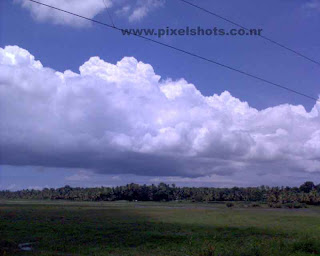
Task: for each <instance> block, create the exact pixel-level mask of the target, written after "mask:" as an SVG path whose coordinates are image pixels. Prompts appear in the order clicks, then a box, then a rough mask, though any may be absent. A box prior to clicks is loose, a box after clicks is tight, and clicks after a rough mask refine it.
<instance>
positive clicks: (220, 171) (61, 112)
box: [0, 46, 320, 178]
mask: <svg viewBox="0 0 320 256" xmlns="http://www.w3.org/2000/svg"><path fill="white" fill-rule="evenodd" d="M319 112H320V104H319V103H317V104H316V105H315V106H314V108H313V109H312V110H311V111H310V112H307V111H306V110H305V108H304V107H303V106H293V105H289V104H284V105H279V106H276V107H272V108H267V109H264V110H261V111H259V110H257V109H255V108H252V107H250V106H249V105H248V103H246V102H242V101H241V100H239V99H237V98H235V97H233V96H232V95H231V94H230V93H229V92H227V91H226V92H223V93H222V94H221V95H217V94H214V95H212V96H209V97H206V96H203V95H202V94H201V92H200V91H199V90H197V88H196V87H195V86H194V85H193V84H190V83H188V82H187V81H185V80H184V79H179V80H161V77H160V76H159V75H157V74H156V73H155V72H154V70H153V68H152V66H151V65H149V64H145V63H143V62H140V61H138V60H136V59H135V58H133V57H125V58H123V59H122V60H120V61H119V62H117V63H116V64H111V63H108V62H106V61H104V60H101V59H100V58H99V57H92V58H90V59H89V60H88V61H87V62H85V63H84V64H83V65H82V66H80V68H79V73H74V72H72V71H69V70H67V71H65V72H63V73H61V72H57V71H55V70H53V69H50V68H47V67H43V66H42V65H41V62H39V61H37V60H36V59H35V58H34V57H33V56H32V55H31V54H30V53H29V52H28V51H26V50H24V49H21V48H19V47H18V46H7V47H5V48H4V49H2V48H0V116H1V123H0V145H1V146H0V150H1V151H0V155H1V158H0V164H2V165H17V166H19V165H28V166H45V167H64V168H80V169H82V170H93V171H95V172H99V173H109V174H125V173H131V174H135V175H145V176H157V177H159V176H180V177H201V176H202V177H205V176H208V175H211V176H212V175H218V176H232V175H237V176H239V175H240V176H241V174H243V175H244V176H247V177H249V176H250V175H252V174H254V175H256V176H259V177H260V176H263V175H266V174H270V175H271V174H272V175H278V176H279V178H281V177H282V175H286V177H287V176H288V175H292V176H294V175H297V174H298V173H300V174H301V173H315V172H320V114H319ZM82 176H83V173H82ZM212 177H214V176H212Z"/></svg>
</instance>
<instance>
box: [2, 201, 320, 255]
mask: <svg viewBox="0 0 320 256" xmlns="http://www.w3.org/2000/svg"><path fill="white" fill-rule="evenodd" d="M21 243H32V251H30V252H25V251H20V250H19V246H18V245H19V244H21ZM0 248H1V249H0V255H41V256H42V255H44V256H45V255H137V256H138V255H148V256H149V255H150V256H153V255H155V256H156V255H168V256H170V255H172V256H173V255H183V256H186V255H190V256H191V255H198V256H212V255H219V256H231V255H239V256H240V255H242V256H251V255H252V256H253V255H266V256H272V255H275V256H278V255H288V256H289V255H290V256H292V255H301V256H302V255H320V207H310V208H307V209H295V210H289V209H269V208H265V207H260V208H246V207H243V206H242V205H240V204H236V206H235V207H233V208H227V207H226V206H225V205H224V204H195V203H152V202H150V203H142V202H132V203H129V202H110V203H109V202H103V203H93V202H57V201H53V202H45V201H41V202H37V201H2V202H1V201H0Z"/></svg>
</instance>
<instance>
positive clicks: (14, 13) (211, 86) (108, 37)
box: [0, 0, 320, 189]
mask: <svg viewBox="0 0 320 256" xmlns="http://www.w3.org/2000/svg"><path fill="white" fill-rule="evenodd" d="M60 1H61V2H62V0H60ZM190 1H191V0H190ZM22 2H23V1H11V0H4V1H1V3H0V47H1V48H4V47H5V46H7V45H16V46H18V47H20V48H22V49H26V50H27V51H28V52H30V54H31V55H33V56H35V59H36V60H40V61H41V63H42V65H43V66H44V67H50V68H51V69H52V70H55V71H60V72H64V71H65V70H71V71H73V72H75V73H79V66H81V65H83V63H85V62H86V61H88V60H89V59H90V57H92V56H99V58H100V59H102V60H104V61H105V62H108V63H111V64H116V63H117V62H118V61H120V60H121V59H122V58H123V57H125V56H130V57H131V56H132V57H134V58H135V59H136V60H138V61H141V62H143V63H148V64H150V65H151V66H152V67H153V69H154V72H155V74H157V75H159V76H161V79H162V80H161V81H166V79H168V78H170V79H172V80H173V81H178V80H179V79H180V78H183V79H185V80H186V81H187V82H188V83H191V84H193V85H195V87H196V88H197V90H199V91H200V92H201V94H202V95H203V96H212V95H214V94H217V95H220V94H221V93H222V92H224V91H228V92H229V93H230V94H231V95H232V96H233V97H234V98H236V99H239V100H240V101H241V102H247V103H248V104H249V106H250V107H252V108H254V109H256V110H257V111H261V110H264V109H266V108H270V107H275V108H277V107H278V106H279V105H281V104H291V105H302V106H304V108H305V109H306V111H307V112H309V111H311V110H312V109H313V108H314V106H315V102H312V101H310V100H308V99H305V98H303V97H300V96H298V95H295V94H291V93H288V92H287V91H283V90H280V89H278V88H274V87H272V86H269V85H267V84H264V83H262V82H259V81H256V80H254V79H251V78H248V77H246V76H243V75H241V74H238V73H235V72H231V71H230V70H226V69H223V68H221V67H218V66H215V65H211V64H209V63H206V62H203V61H201V60H198V59H195V58H192V57H190V56H186V55H184V54H181V53H178V52H175V51H172V50H169V49H166V48H163V47H161V46H158V45H154V44H152V43H150V42H146V41H144V40H142V39H139V38H134V37H125V36H122V35H121V33H120V32H118V31H113V30H112V29H106V28H104V27H101V26H99V25H94V24H89V25H85V24H81V25H79V26H75V25H74V24H73V25H72V22H71V23H70V24H68V23H65V24H64V23H63V22H62V24H56V23H57V22H54V19H55V18H52V19H49V18H43V19H39V18H35V14H34V13H33V14H32V7H31V9H30V8H29V9H28V8H27V7H22V4H21V3H22ZM27 2H28V1H27ZM61 2H60V4H61ZM108 4H109V2H108ZM197 4H199V5H201V6H203V7H204V8H207V9H210V10H212V11H214V12H216V13H218V14H220V15H223V16H225V17H227V18H230V19H231V20H233V21H235V22H237V23H239V24H242V25H244V26H246V27H249V28H262V29H263V35H264V36H267V37H270V38H272V39H274V40H276V41H278V42H280V43H282V44H284V45H286V46H288V47H290V48H292V49H295V50H297V51H299V52H301V53H303V54H305V55H306V56H310V57H311V58H313V59H315V60H318V61H320V34H319V24H320V1H316V0H315V1H298V0H292V1H286V0H285V1H280V2H279V1H275V0H271V1H264V2H261V1H259V2H257V1H253V0H244V1H241V2H240V1H236V0H230V1H209V0H201V1H197ZM129 5H130V7H131V10H134V8H136V9H137V8H141V7H145V6H149V7H148V8H147V9H145V10H147V11H146V12H145V13H144V15H142V16H141V17H139V18H138V19H130V18H128V17H129V15H130V13H126V14H124V15H121V14H120V10H121V9H122V8H124V7H126V6H129ZM77 8H78V7H74V8H73V9H72V10H71V11H74V12H76V10H77ZM88 11H89V10H88ZM109 12H110V14H111V16H112V18H113V20H114V23H115V24H116V26H118V27H121V28H162V27H166V26H169V27H173V28H184V27H185V26H190V27H197V26H201V27H204V28H212V27H219V28H224V29H229V28H233V27H234V26H232V25H230V24H227V23H226V22H224V21H221V20H219V19H217V18H215V17H212V16H210V15H207V14H205V13H203V12H200V11H199V10H196V9H194V8H191V7H190V6H187V5H185V4H183V3H181V2H180V1H178V0H170V1H163V2H162V4H159V5H156V6H154V3H153V1H150V0H149V1H148V0H145V1H142V0H141V1H139V0H138V1H131V2H130V1H125V0H123V1H119V2H117V3H113V4H112V5H111V6H110V8H109ZM94 18H95V19H97V20H99V21H103V22H106V23H110V20H109V17H108V14H107V12H106V10H102V11H101V12H99V13H98V14H97V15H95V16H94ZM73 22H76V21H73ZM79 22H80V21H79ZM156 39H157V38H156ZM157 40H160V41H162V42H165V43H167V44H170V45H173V46H176V47H180V48H182V49H185V50H188V51H191V52H194V53H197V54H199V55H202V56H206V57H208V58H211V59H214V60H216V61H219V62H221V63H224V64H227V65H230V66H233V67H235V68H239V69H241V70H243V71H247V72H249V73H252V74H254V75H257V76H261V77H263V78H266V79H268V80H271V81H273V82H275V83H279V84H282V85H284V86H287V87H290V88H292V89H295V90H298V91H301V92H303V93H305V94H308V95H310V96H313V97H316V98H317V97H318V95H319V93H320V90H319V88H320V86H319V83H320V81H319V75H320V66H317V65H315V64H313V63H311V62H308V61H307V60H305V59H303V58H301V57H298V56H296V55H294V54H292V53H290V52H288V51H285V50H284V49H281V48H279V47H277V46H275V45H272V44H270V43H268V42H266V41H264V40H263V39H261V38H257V37H240V36H238V37H208V36H206V37H204V36H202V37H201V36H194V37H187V36H182V37H164V38H161V39H157ZM182 106H184V105H182ZM4 107H5V106H4ZM221 108H224V105H223V104H222V106H221ZM275 112H278V111H275ZM283 113H287V112H286V111H284V112H283ZM288 115H289V116H283V119H286V118H289V117H290V116H291V114H290V113H289V114H288ZM11 117H12V118H14V116H13V114H12V115H11ZM276 119H277V120H278V119H281V117H280V118H279V117H277V118H276ZM34 120H36V119H34ZM39 120H40V121H41V119H39ZM274 120H275V119H271V122H272V121H274ZM308 120H309V119H308ZM299 122H301V123H299V124H301V127H303V124H302V122H303V121H301V120H300V121H299ZM318 122H319V117H317V118H315V120H313V121H312V125H313V124H314V123H318ZM294 124H296V123H292V124H291V125H294ZM276 125H278V126H279V128H281V127H282V126H281V125H282V124H278V123H277V124H275V126H276ZM289 126H290V125H289ZM299 127H300V125H299ZM301 127H300V128H301ZM301 129H303V128H301ZM209 130H210V129H209ZM242 130H243V129H242ZM304 131H305V130H304ZM318 131H319V127H318V126H315V128H314V130H312V132H313V133H314V134H316V135H314V137H313V138H316V140H317V138H318V137H317V136H318V135H317V132H318ZM289 133H290V132H289ZM291 135H292V136H293V137H294V136H295V135H294V134H291ZM36 138H37V136H36ZM289 138H290V136H288V141H286V143H287V147H288V145H289V144H290V141H289ZM309 141H310V138H308V139H307V138H306V139H305V141H304V142H303V143H302V142H301V143H302V144H301V145H305V144H306V143H307V142H309ZM310 143H311V142H310ZM317 143H318V142H317V141H316V142H315V144H312V143H311V144H312V145H313V149H314V152H318V151H317V150H318V145H319V144H317ZM29 145H30V143H29ZM308 145H309V144H308ZM314 145H315V146H314ZM276 146H278V145H276ZM283 147H284V148H285V146H283ZM29 149H30V147H29ZM3 150H5V149H3ZM282 151H285V150H282ZM226 154H228V153H226ZM216 157H217V156H215V158H216ZM4 158H8V157H7V156H6V155H5V156H4ZM223 158H225V156H224V157H223ZM8 159H9V158H8ZM125 159H126V158H124V159H122V160H121V161H125ZM317 159H318V155H316V156H315V157H314V158H313V159H312V161H318V160H317ZM219 160H221V159H219ZM229 160H230V159H229ZM304 160H305V159H304ZM308 160H310V159H308ZM14 162H15V161H12V162H10V161H9V160H7V159H4V161H2V166H1V169H0V172H1V173H0V175H1V176H0V177H1V180H0V182H1V187H2V188H11V189H19V188H22V187H25V188H27V187H43V186H62V185H64V184H67V183H72V182H73V183H74V184H75V185H83V186H86V185H90V186H94V185H115V184H124V183H127V182H131V181H133V182H139V183H144V182H146V183H151V182H156V181H157V179H158V177H160V178H159V179H160V180H164V181H166V180H168V182H169V181H171V180H174V181H175V183H178V184H181V185H183V184H188V185H221V186H229V185H255V184H257V185H260V184H262V183H263V182H264V181H265V182H266V183H268V184H267V185H273V184H276V185H281V184H279V183H281V182H279V178H282V179H280V180H282V181H283V183H284V184H283V185H287V184H288V185H292V184H294V185H297V184H296V183H299V182H302V181H303V180H304V179H306V178H309V179H315V181H318V182H320V179H319V175H318V170H314V168H311V169H312V172H310V171H301V170H304V169H305V168H307V169H308V168H309V167H305V166H304V164H303V163H300V164H301V167H299V170H296V171H293V172H292V173H286V172H285V173H283V174H281V175H280V174H279V176H277V175H275V174H274V173H270V174H268V175H269V176H268V177H269V178H267V179H263V178H262V179H260V178H259V177H261V176H260V175H261V173H259V171H258V170H257V169H255V170H256V171H254V172H253V171H252V172H251V171H250V172H248V173H245V174H244V175H245V176H246V177H245V178H244V179H243V180H242V181H241V180H239V178H237V176H243V175H242V174H240V173H237V174H232V175H231V174H230V175H229V174H227V173H223V174H221V172H217V171H214V172H212V173H203V172H200V174H199V175H198V174H197V175H190V174H189V173H187V174H185V173H184V172H180V171H178V172H173V175H172V176H174V177H175V178H172V177H171V175H169V174H170V172H169V171H165V170H163V168H161V170H156V171H154V173H152V174H150V173H148V174H147V175H144V174H143V173H141V172H137V171H128V170H126V171H117V172H115V173H112V171H111V173H110V171H105V172H102V171H97V170H96V167H94V168H91V167H90V166H89V167H88V166H83V167H81V166H80V165H77V166H67V165H63V164H54V165H55V166H52V165H48V166H42V167H39V165H41V163H40V162H41V161H40V162H39V163H36V161H30V163H33V165H31V164H30V163H29V164H26V163H28V161H26V162H23V161H22V162H23V164H13V163H14ZM240 162H241V161H240ZM242 163H246V164H247V162H246V161H244V160H243V162H242ZM271 164H275V165H276V166H278V167H277V168H280V167H279V166H281V165H278V164H277V163H275V162H272V163H271ZM18 165H19V167H18ZM285 165H286V166H288V164H287V163H286V164H285ZM254 166H256V167H257V165H256V163H255V165H254ZM57 167H59V168H57ZM202 168H203V167H201V168H200V169H201V170H202ZM223 168H224V167H223ZM250 168H251V167H250ZM252 168H253V167H252ZM257 168H258V169H259V168H260V169H261V167H257ZM120 169H121V168H120ZM142 169H143V168H142ZM196 169H197V168H196ZM262 169H263V168H262ZM158 172H163V173H164V174H163V173H160V174H159V173H158ZM232 173H233V172H232ZM253 174H254V175H253ZM77 175H78V176H77ZM101 175H102V176H101ZM212 175H214V176H212ZM215 175H218V176H219V177H216V176H215ZM193 176H199V177H193ZM209 176H210V178H208V177H209ZM249 176H250V177H255V178H252V179H251V178H248V177H249ZM70 177H71V178H70ZM101 177H103V178H101ZM114 177H116V178H114ZM177 177H179V179H180V180H179V179H178V178H177ZM286 177H287V178H286ZM101 180H103V182H102V183H101Z"/></svg>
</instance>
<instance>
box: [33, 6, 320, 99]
mask: <svg viewBox="0 0 320 256" xmlns="http://www.w3.org/2000/svg"><path fill="white" fill-rule="evenodd" d="M29 1H30V2H33V3H36V4H39V5H42V6H47V7H49V8H52V9H54V10H57V11H61V12H64V13H67V14H70V15H73V16H76V17H79V18H82V19H85V20H88V21H92V22H94V23H96V24H99V25H102V26H105V27H108V28H112V29H115V30H118V31H122V32H123V31H124V30H123V29H121V28H118V27H116V26H113V25H109V24H107V23H103V22H100V21H98V20H94V19H91V18H87V17H85V16H82V15H79V14H76V13H73V12H69V11H67V10H63V9H60V8H58V7H55V6H52V5H48V4H44V3H41V2H38V1H35V0H29ZM126 34H131V35H133V36H136V37H139V38H143V39H145V40H147V41H150V42H153V43H155V44H158V45H161V46H164V47H167V48H170V49H173V50H175V51H178V52H182V53H184V54H187V55H189V56H192V57H195V58H198V59H201V60H204V61H206V62H209V63H213V64H215V65H218V66H221V67H224V68H226V69H229V70H232V71H235V72H237V73H240V74H243V75H246V76H248V77H251V78H255V79H257V80H259V81H262V82H265V83H266V84H270V85H273V86H275V87H278V88H281V89H284V90H286V91H289V92H292V93H295V94H297V95H300V96H303V97H305V98H308V99H309V100H313V101H319V102H320V100H319V99H317V98H315V97H312V96H310V95H307V94H304V93H302V92H299V91H296V90H294V89H291V88H289V87H286V86H283V85H280V84H277V83H274V82H271V81H269V80H267V79H264V78H261V77H258V76H256V75H252V74H250V73H247V72H245V71H242V70H240V69H236V68H233V67H231V66H228V65H225V64H223V63H220V62H217V61H215V60H212V59H209V58H207V57H204V56H201V55H198V54H196V53H192V52H189V51H186V50H183V49H181V48H178V47H175V46H172V45H169V44H165V43H162V42H160V41H157V40H154V39H151V38H148V37H145V36H142V35H137V34H134V33H130V32H129V31H126Z"/></svg>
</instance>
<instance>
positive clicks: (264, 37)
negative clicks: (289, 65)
mask: <svg viewBox="0 0 320 256" xmlns="http://www.w3.org/2000/svg"><path fill="white" fill-rule="evenodd" d="M178 1H180V2H183V3H185V4H188V5H190V6H192V7H194V8H197V9H199V10H201V11H203V12H206V13H208V14H210V15H212V16H215V17H217V18H219V19H221V20H224V21H226V22H228V23H230V24H232V25H235V26H237V27H240V28H242V29H244V30H246V31H250V29H249V28H246V27H244V26H242V25H240V24H239V23H236V22H234V21H232V20H229V19H227V18H225V17H223V16H221V15H219V14H217V13H214V12H213V11H210V10H208V9H205V8H204V7H201V6H199V5H196V4H194V3H191V2H189V1H187V0H178ZM259 36H260V37H261V38H263V39H264V40H266V41H268V42H270V43H272V44H275V45H277V46H279V47H281V48H283V49H285V50H287V51H290V52H291V53H294V54H296V55H298V56H300V57H302V58H304V59H306V60H308V61H311V62H313V63H314V64H317V65H319V66H320V62H319V61H316V60H314V59H311V58H310V57H308V56H306V55H304V54H302V53H300V52H298V51H296V50H293V49H291V48H289V47H288V46H285V45H283V44H281V43H278V42H276V41H275V40H273V39H271V38H269V37H266V36H263V35H259Z"/></svg>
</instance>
